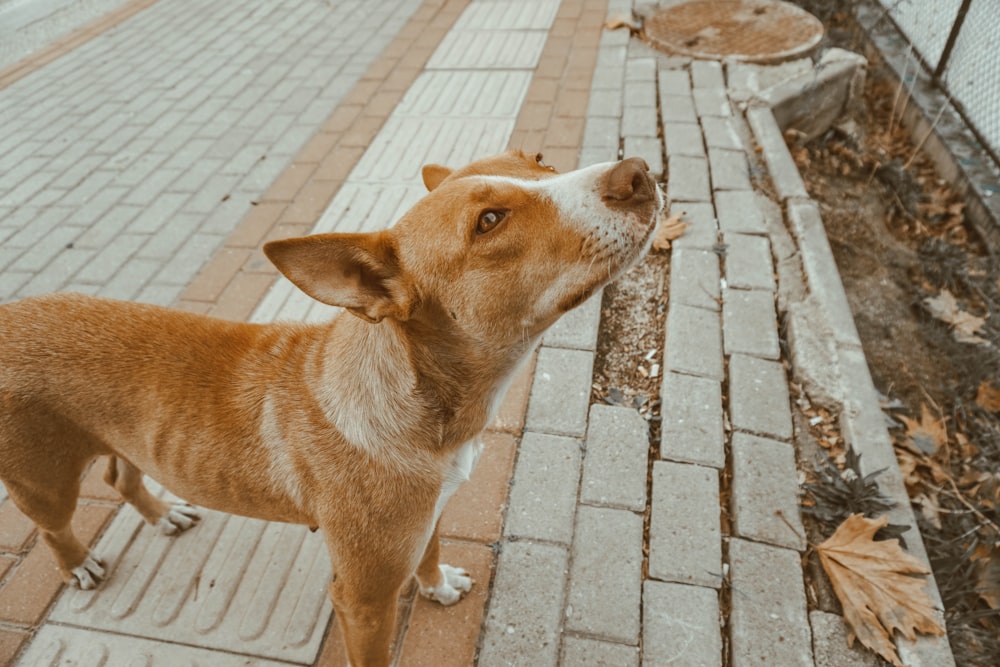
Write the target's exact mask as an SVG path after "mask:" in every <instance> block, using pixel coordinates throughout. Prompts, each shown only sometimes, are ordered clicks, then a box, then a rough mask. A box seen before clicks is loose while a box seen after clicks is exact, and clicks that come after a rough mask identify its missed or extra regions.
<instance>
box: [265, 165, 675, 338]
mask: <svg viewBox="0 0 1000 667" xmlns="http://www.w3.org/2000/svg"><path fill="white" fill-rule="evenodd" d="M423 178H424V183H425V185H426V186H427V188H428V190H429V191H430V192H429V193H428V194H427V195H426V196H425V197H424V198H423V199H421V200H420V201H419V202H418V203H417V204H416V205H414V206H413V208H411V209H410V210H409V211H408V212H407V213H406V215H404V216H403V217H402V218H401V219H400V220H399V222H398V223H397V224H396V225H395V226H394V227H392V228H390V229H387V230H384V231H381V232H376V233H370V234H318V235H314V236H308V237H304V238H298V239H287V240H283V241H274V242H271V243H268V244H267V245H266V246H265V247H264V251H265V253H266V254H267V256H268V257H269V258H270V259H271V261H272V262H274V264H275V265H276V266H277V267H278V269H279V270H280V271H281V272H282V273H283V274H285V276H287V277H288V278H289V280H291V281H292V282H293V283H295V284H296V285H297V286H298V287H299V288H300V289H302V290H303V291H304V292H306V293H307V294H309V295H310V296H312V297H313V298H315V299H317V300H319V301H322V302H324V303H327V304H330V305H335V306H342V307H344V308H346V309H347V310H348V311H350V312H352V313H353V314H355V315H357V316H358V317H361V318H363V319H365V320H368V321H371V322H378V321H380V320H382V319H384V318H393V319H396V320H400V321H409V320H414V321H422V322H426V323H428V324H431V325H433V326H435V327H437V328H438V329H442V328H447V329H449V330H454V331H456V332H461V333H463V334H464V335H466V336H468V337H470V338H472V339H475V340H478V341H481V342H493V343H497V344H504V343H510V342H512V341H514V340H527V339H534V338H535V337H537V336H538V335H539V334H540V333H541V332H542V331H543V330H544V329H545V328H546V327H548V326H549V325H551V324H552V323H553V322H555V320H556V319H558V317H559V316H560V315H562V314H563V313H564V312H566V311H567V310H570V309H571V308H573V307H574V306H577V305H579V304H580V303H582V302H583V301H584V300H586V299H587V297H589V296H590V295H591V294H593V293H594V292H595V291H596V290H597V289H599V288H600V287H601V286H603V285H604V284H606V283H608V282H609V281H611V280H614V279H615V278H616V277H617V276H618V275H620V274H621V273H623V272H624V271H625V270H626V269H628V268H629V267H630V266H631V265H632V264H634V263H635V262H636V261H637V260H638V259H639V258H640V257H641V256H642V255H644V254H645V252H646V251H647V250H648V249H649V246H650V243H651V240H652V236H653V230H654V229H655V227H656V221H657V218H658V215H659V212H660V210H661V208H662V206H663V196H662V194H661V193H660V190H659V188H658V186H657V184H656V182H655V180H654V179H653V177H652V176H651V175H650V174H649V172H648V167H647V166H646V163H645V162H643V161H642V160H641V159H638V158H630V159H627V160H623V161H621V162H616V163H605V164H598V165H594V166H591V167H586V168H583V169H579V170H576V171H571V172H568V173H565V174H559V173H557V172H556V171H555V170H553V169H552V168H550V167H547V166H546V165H544V164H543V163H542V161H541V156H540V155H538V156H535V155H530V156H529V155H525V154H524V153H521V152H520V151H510V152H507V153H504V154H502V155H499V156H496V157H491V158H487V159H483V160H479V161H477V162H473V163H472V164H470V165H468V166H466V167H463V168H461V169H457V170H454V171H452V170H450V169H448V168H446V167H442V166H440V165H428V166H426V167H424V171H423Z"/></svg>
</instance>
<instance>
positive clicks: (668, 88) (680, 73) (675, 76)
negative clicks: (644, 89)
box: [658, 68, 691, 97]
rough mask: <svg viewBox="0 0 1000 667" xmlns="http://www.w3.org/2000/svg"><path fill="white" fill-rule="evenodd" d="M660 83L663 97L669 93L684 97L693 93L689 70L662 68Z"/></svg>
mask: <svg viewBox="0 0 1000 667" xmlns="http://www.w3.org/2000/svg"><path fill="white" fill-rule="evenodd" d="M658 83H659V86H660V96H661V97H666V96H668V95H679V96H682V97H683V96H686V95H690V94H691V78H690V76H688V72H687V70H683V69H663V68H661V69H660V73H659V79H658Z"/></svg>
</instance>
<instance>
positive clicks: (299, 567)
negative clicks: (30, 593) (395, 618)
mask: <svg viewBox="0 0 1000 667" xmlns="http://www.w3.org/2000/svg"><path fill="white" fill-rule="evenodd" d="M150 488H151V489H158V487H157V486H156V485H152V484H151V485H150ZM94 551H95V552H96V553H98V554H101V555H102V556H104V558H105V559H106V561H107V564H108V569H109V576H108V579H107V580H106V581H105V582H104V583H103V584H102V585H101V586H100V587H99V588H97V589H94V590H89V591H83V590H79V589H66V590H65V591H64V593H63V594H62V596H61V597H60V598H59V601H58V602H57V603H56V605H55V608H54V609H53V610H52V611H51V612H50V614H49V619H50V621H54V622H56V623H61V624H65V625H73V626H81V627H89V628H93V629H95V630H101V631H105V632H114V633H121V634H128V635H133V636H141V637H145V638H147V639H154V640H160V641H177V639H178V637H187V638H190V640H191V641H192V642H193V643H196V644H197V645H198V646H200V647H202V648H211V649H215V650H220V651H228V652H234V653H243V654H252V655H256V656H260V657H262V658H268V659H273V660H289V661H293V662H306V661H311V660H313V659H314V658H315V656H316V654H317V652H318V650H319V646H320V643H321V641H322V640H323V637H324V635H325V634H326V627H327V622H328V621H329V619H330V616H331V614H332V606H331V604H330V601H329V598H328V595H327V591H326V586H325V585H316V584H317V582H326V581H329V579H330V576H331V569H330V561H329V557H328V555H327V550H326V545H325V543H324V540H323V536H322V534H321V533H310V532H309V529H308V528H307V527H306V526H298V525H292V524H284V523H268V522H265V521H260V520H258V519H250V518H246V517H238V516H233V515H229V514H223V513H221V512H214V511H210V510H202V519H201V521H200V522H199V524H198V526H197V527H195V528H193V529H192V530H191V531H190V532H185V533H183V534H181V535H178V536H168V535H163V534H161V533H160V532H159V531H158V530H156V528H155V527H153V526H148V525H146V524H145V522H144V521H143V520H142V518H141V517H140V516H139V514H138V512H137V511H135V509H133V508H132V507H131V506H130V505H126V506H124V507H123V508H122V510H121V511H119V512H118V515H117V516H116V517H115V519H114V520H113V521H112V522H111V525H110V526H109V527H108V529H107V530H106V531H105V532H104V534H103V536H102V537H101V540H100V542H99V543H98V545H97V546H96V547H95V549H94ZM262 582H263V583H262ZM195 638H197V639H195Z"/></svg>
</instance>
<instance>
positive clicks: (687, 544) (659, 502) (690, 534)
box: [649, 461, 722, 588]
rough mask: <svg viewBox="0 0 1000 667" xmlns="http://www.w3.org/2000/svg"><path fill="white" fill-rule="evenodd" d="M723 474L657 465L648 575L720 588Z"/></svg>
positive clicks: (700, 468)
mask: <svg viewBox="0 0 1000 667" xmlns="http://www.w3.org/2000/svg"><path fill="white" fill-rule="evenodd" d="M720 511H721V510H720V507H719V474H718V471H716V470H715V469H714V468H706V467H703V466H698V465H691V464H686V463H671V462H667V461H657V462H655V463H654V464H653V499H652V510H651V514H650V522H649V576H650V577H651V578H653V579H659V580H662V581H672V582H676V583H682V584H697V585H699V586H709V587H711V588H718V587H719V586H721V585H722V534H721V528H720V525H719V521H720V519H719V517H720Z"/></svg>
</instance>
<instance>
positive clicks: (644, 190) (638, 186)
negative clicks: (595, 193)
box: [600, 157, 653, 204]
mask: <svg viewBox="0 0 1000 667" xmlns="http://www.w3.org/2000/svg"><path fill="white" fill-rule="evenodd" d="M600 191H601V197H602V198H603V199H604V200H605V201H608V202H609V203H620V204H641V203H643V202H647V201H649V200H650V199H652V198H653V180H652V178H651V177H650V175H649V165H647V164H646V161H645V160H643V159H642V158H639V157H630V158H627V159H625V160H622V161H621V162H619V163H618V164H616V165H615V166H614V167H612V168H611V169H610V171H608V172H607V173H606V174H605V175H604V178H603V180H602V182H601V185H600Z"/></svg>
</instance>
